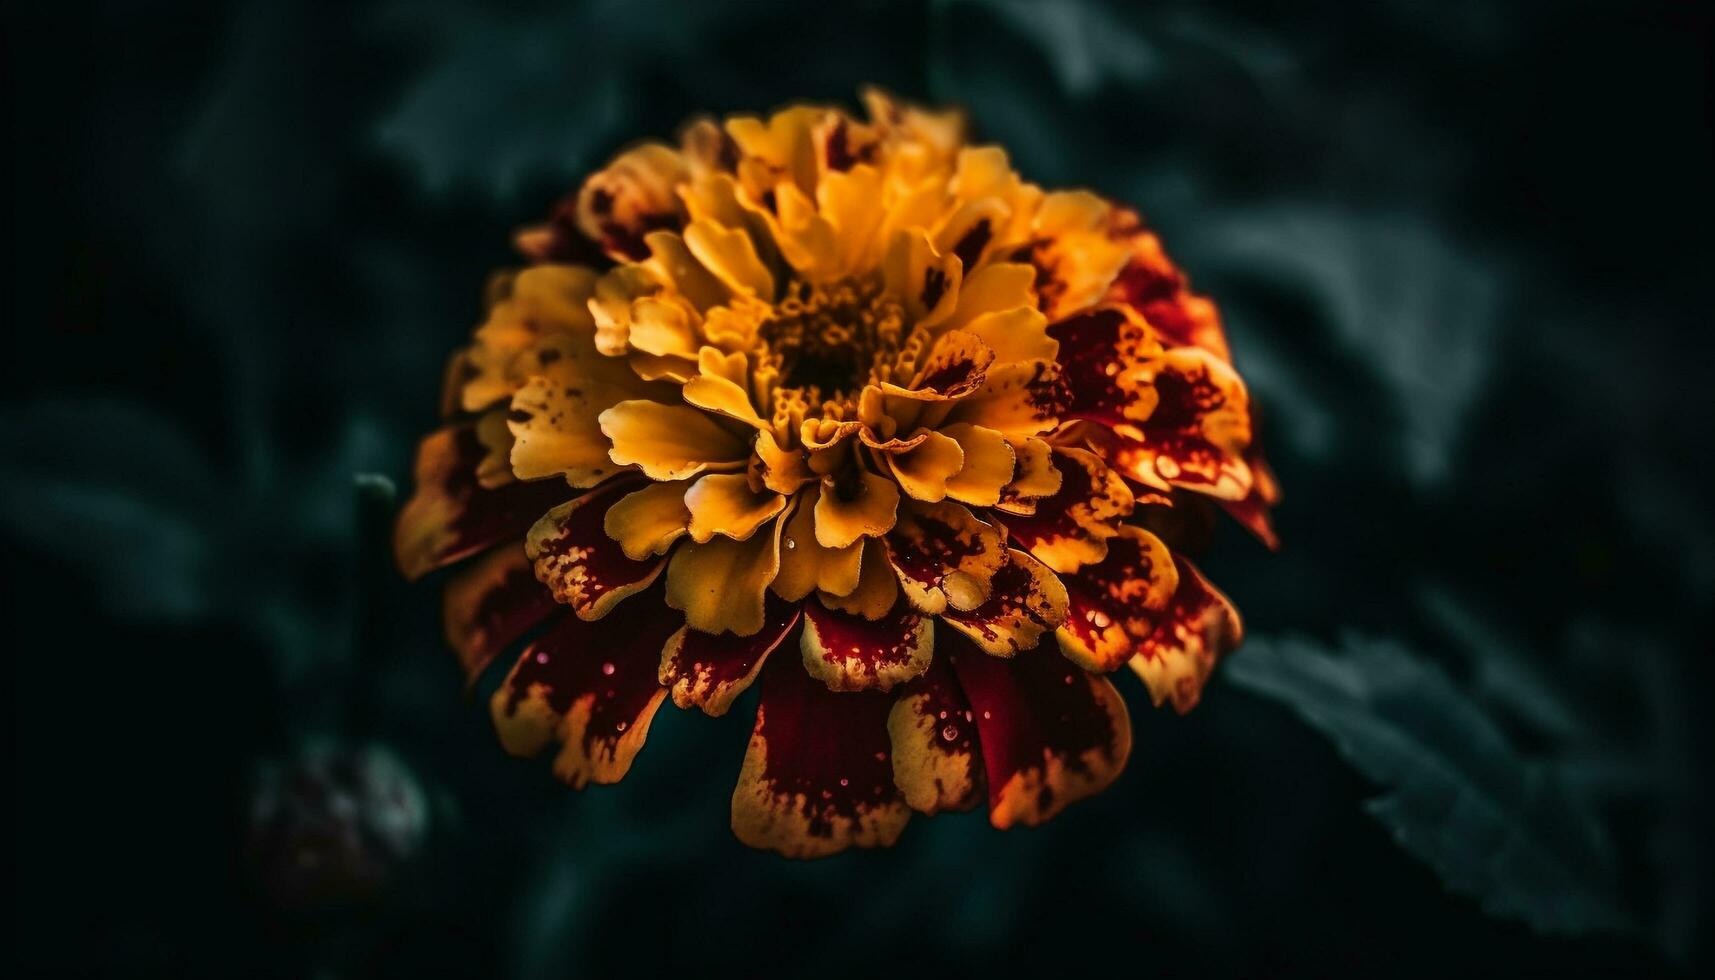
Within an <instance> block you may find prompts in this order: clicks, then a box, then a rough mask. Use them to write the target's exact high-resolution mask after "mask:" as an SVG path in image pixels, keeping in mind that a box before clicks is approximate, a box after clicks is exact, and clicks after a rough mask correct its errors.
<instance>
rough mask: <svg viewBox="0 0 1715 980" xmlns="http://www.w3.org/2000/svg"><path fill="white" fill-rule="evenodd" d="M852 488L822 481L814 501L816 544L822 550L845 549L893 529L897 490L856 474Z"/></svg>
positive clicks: (872, 477) (873, 476) (873, 477)
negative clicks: (818, 544)
mask: <svg viewBox="0 0 1715 980" xmlns="http://www.w3.org/2000/svg"><path fill="white" fill-rule="evenodd" d="M852 484H853V485H852V486H840V485H839V483H838V481H836V480H834V479H833V478H832V477H823V479H822V495H821V497H820V498H818V499H817V501H816V540H817V541H819V542H821V545H822V547H824V548H844V547H845V546H846V545H849V544H851V543H852V542H853V541H856V540H857V539H858V538H862V537H873V536H875V535H877V534H886V533H887V532H888V531H890V530H892V529H893V521H894V514H895V512H896V511H897V510H898V508H899V488H898V487H897V486H895V485H894V483H893V481H892V480H889V479H888V478H887V477H885V476H881V475H880V474H877V473H871V472H869V471H867V470H859V471H858V474H857V478H856V479H855V480H853V481H852Z"/></svg>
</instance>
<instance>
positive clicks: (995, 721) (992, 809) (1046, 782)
mask: <svg viewBox="0 0 1715 980" xmlns="http://www.w3.org/2000/svg"><path fill="white" fill-rule="evenodd" d="M949 646H950V647H952V648H951V649H949V650H947V651H946V652H947V654H948V656H949V658H950V660H951V661H952V666H953V671H954V673H956V674H957V675H958V679H959V685H960V687H961V688H962V689H963V690H964V692H965V695H966V697H968V698H969V699H970V704H971V710H972V712H973V713H974V715H975V723H976V726H977V735H978V738H979V740H980V741H981V743H982V761H983V768H984V770H985V774H986V775H987V777H988V794H989V822H990V823H992V824H994V826H996V827H998V828H1000V829H1003V830H1004V829H1006V828H1007V827H1011V826H1013V825H1014V824H1024V825H1026V826H1035V825H1037V824H1040V823H1042V822H1043V821H1045V820H1047V819H1049V818H1050V817H1052V816H1054V815H1055V814H1057V813H1059V812H1060V811H1061V810H1063V809H1065V808H1066V807H1067V806H1068V805H1069V804H1071V803H1074V802H1076V801H1078V800H1081V799H1084V798H1085V797H1088V796H1093V795H1095V794H1096V793H1099V792H1101V791H1102V790H1104V789H1106V788H1107V787H1108V785H1109V784H1111V783H1112V782H1113V781H1114V780H1115V779H1116V778H1118V776H1119V774H1120V772H1121V770H1123V769H1124V768H1125V763H1126V758H1127V757H1128V756H1129V755H1130V754H1131V718H1130V716H1129V715H1128V714H1127V713H1126V708H1125V702H1124V700H1122V699H1121V698H1120V695H1119V692H1118V691H1116V690H1114V686H1113V685H1112V684H1111V683H1109V682H1108V679H1107V678H1106V677H1103V676H1101V675H1100V674H1090V673H1086V672H1085V671H1082V670H1080V669H1078V668H1077V667H1076V666H1075V665H1073V664H1070V663H1068V662H1067V661H1066V660H1065V658H1063V657H1060V656H1057V655H1056V654H1055V653H1054V652H1053V651H1052V650H1048V649H1037V650H1031V651H1027V652H1025V653H1023V654H1020V655H1019V656H1017V657H1014V658H1012V659H1010V660H1000V659H997V658H995V657H990V656H987V655H985V654H984V653H982V652H981V651H980V650H976V649H972V648H971V647H970V646H968V645H966V644H962V643H959V644H950V645H949Z"/></svg>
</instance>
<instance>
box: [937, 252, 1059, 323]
mask: <svg viewBox="0 0 1715 980" xmlns="http://www.w3.org/2000/svg"><path fill="white" fill-rule="evenodd" d="M1035 281H1036V270H1035V269H1034V268H1033V267H1031V266H1028V265H1022V264H1020V263H1017V262H993V263H990V264H988V265H985V266H983V267H982V268H980V269H978V270H977V271H976V272H973V273H969V274H967V275H966V276H965V277H964V281H963V282H961V283H960V284H959V302H958V305H957V306H956V307H954V309H953V313H952V316H950V317H948V318H947V321H946V323H945V324H943V326H944V327H945V328H947V329H958V328H960V327H963V326H964V325H965V324H967V323H970V322H971V321H972V320H975V319H976V318H977V317H979V316H982V315H983V314H984V313H1001V312H1004V311H1006V310H1016V309H1018V308H1019V307H1021V306H1035V305H1036V302H1035V296H1034V294H1033V293H1032V292H1031V286H1032V284H1034V283H1035Z"/></svg>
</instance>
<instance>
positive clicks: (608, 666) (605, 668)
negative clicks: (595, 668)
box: [601, 663, 613, 677]
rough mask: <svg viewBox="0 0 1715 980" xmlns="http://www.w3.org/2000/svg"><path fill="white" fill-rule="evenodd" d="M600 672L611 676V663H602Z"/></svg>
mask: <svg viewBox="0 0 1715 980" xmlns="http://www.w3.org/2000/svg"><path fill="white" fill-rule="evenodd" d="M601 672H602V673H603V674H606V675H607V676H609V677H612V676H613V664H611V663H607V664H602V665H601Z"/></svg>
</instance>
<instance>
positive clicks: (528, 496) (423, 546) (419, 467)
mask: <svg viewBox="0 0 1715 980" xmlns="http://www.w3.org/2000/svg"><path fill="white" fill-rule="evenodd" d="M487 452H488V451H487V449H486V448H485V447H484V446H483V444H482V441H481V440H480V439H478V438H477V435H476V427H475V425H474V424H472V423H464V424H461V425H455V426H449V427H448V428H445V429H442V430H440V431H439V432H436V433H434V434H433V435H430V436H429V437H428V438H426V439H424V440H423V442H422V445H421V446H419V447H418V449H417V464H416V481H417V489H416V492H415V493H414V494H413V495H412V496H411V499H410V500H409V501H408V502H407V503H406V504H405V507H404V509H403V510H401V511H400V513H399V522H398V524H397V525H396V526H395V528H394V534H393V552H394V556H395V558H396V559H397V561H398V563H399V569H400V571H401V572H403V573H404V574H405V577H406V578H410V579H417V578H421V577H422V576H424V575H427V574H428V573H429V572H432V571H434V570H435V569H437V568H440V567H442V566H444V565H450V564H452V563H453V562H455V561H458V560H459V559H461V558H465V557H468V556H470V555H474V554H476V553H477V552H479V551H483V550H485V549H487V548H491V547H493V546H494V545H496V544H499V543H500V542H501V541H504V540H506V539H508V538H516V537H521V536H523V534H524V532H525V531H527V530H529V529H530V525H531V524H532V523H533V522H534V521H535V520H536V519H537V518H538V517H541V516H542V512H543V511H546V510H547V509H548V508H550V507H553V506H554V505H555V504H558V503H560V502H561V501H564V500H565V499H566V498H567V497H570V496H571V495H572V494H573V492H574V491H573V490H572V489H571V488H570V487H568V486H566V483H565V481H564V480H557V479H555V480H542V481H537V482H531V483H519V482H513V483H507V484H505V485H503V486H498V487H494V488H492V489H490V488H484V487H483V486H481V485H480V483H479V482H478V478H477V469H478V467H479V466H480V465H481V463H482V460H483V458H484V457H485V456H486V455H487Z"/></svg>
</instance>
